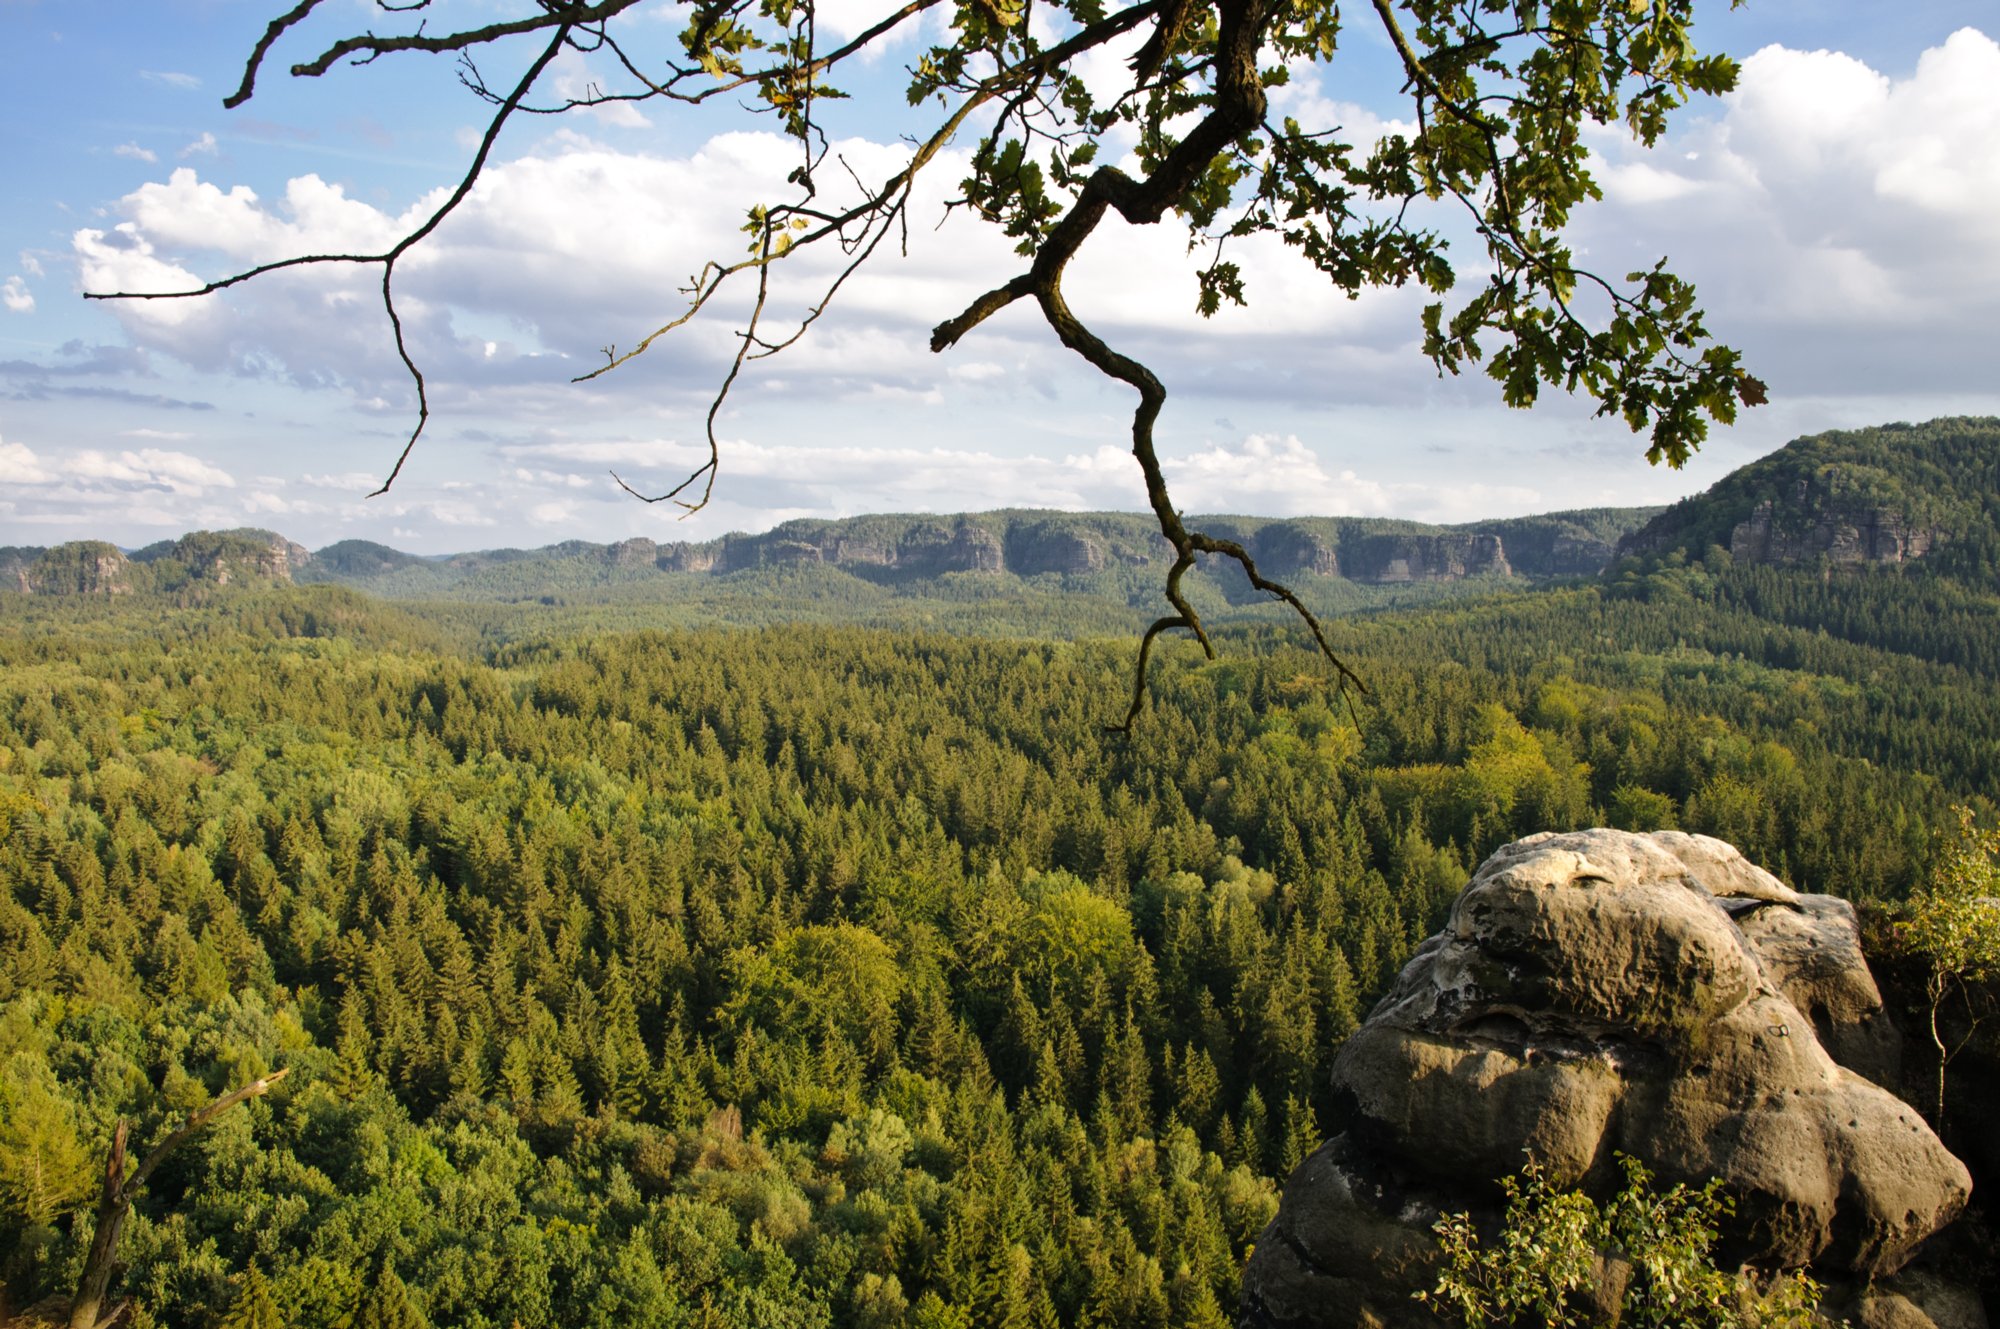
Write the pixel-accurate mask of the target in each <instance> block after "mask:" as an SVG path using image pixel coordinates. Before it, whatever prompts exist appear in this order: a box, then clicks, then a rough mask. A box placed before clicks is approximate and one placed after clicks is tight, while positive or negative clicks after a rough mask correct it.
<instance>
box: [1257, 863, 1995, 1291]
mask: <svg viewBox="0 0 2000 1329" xmlns="http://www.w3.org/2000/svg"><path fill="white" fill-rule="evenodd" d="M1896 1055H1897V1046H1896V1041H1895V1036H1894V1033H1893V1031H1892V1030H1890V1028H1889V1026H1888V1021H1887V1019H1886V1017H1885V1016H1884V1015H1883V1012H1882V1001H1881V997H1880V994H1879V992H1878V991H1877V990H1876V987H1875V983H1874V981H1873V979H1872V977H1871V976H1870V975H1869V973H1868V969H1867V966H1866V964H1865V962H1864V961H1863V959H1862V956H1861V950H1860V946H1859V942H1858V939H1857V935H1856V932H1855V928H1854V917H1853V913H1852V911H1851V910H1850V909H1848V908H1847V907H1846V906H1845V905H1844V904H1842V903H1841V902H1839V901H1835V900H1830V899H1826V898H1823V897H1814V896H1804V895H1800V894H1798V893H1797V892H1795V891H1792V890H1791V889H1789V888H1787V887H1786V886H1785V885H1784V884H1782V883H1781V882H1779V881H1778V880H1777V879H1776V878H1774V877H1772V876H1771V875H1770V874H1769V873H1767V872H1764V871H1763V870H1762V869H1760V868H1758V867H1756V866H1755V865H1753V864H1751V863H1749V862H1748V861H1747V860H1745V859H1744V858H1743V857H1742V855H1741V854H1739V853H1737V852H1736V851H1735V850H1734V849H1733V848H1731V847H1730V846H1728V845H1727V844H1724V843H1723V842H1721V841H1719V840H1713V839H1709V838H1707V837H1704V836H1691V835H1683V834H1680V833H1678V832H1657V833H1654V834H1652V835H1634V834H1629V833H1626V832H1622V831H1609V830H1597V831H1584V832H1578V833H1573V834H1568V835H1539V836H1532V837H1530V838H1528V839H1526V840H1522V841H1518V842H1516V843H1515V844H1512V845H1508V846H1507V847H1505V848H1503V849H1501V850H1500V851H1499V852H1498V853H1496V854H1494V855H1493V857H1491V858H1490V859H1488V860H1487V861H1486V863H1485V864H1483V865H1482V866H1481V867H1480V869H1479V872H1478V873H1477V875H1475V876H1474V878H1473V880H1472V882H1471V883H1470V884H1469V885H1468V886H1467V887H1466V889H1465V891H1464V892H1463V893H1462V894H1461V895H1460V896H1459V898H1458V900H1457V901H1456V902H1455V903H1454V905H1453V906H1452V911H1451V916H1450V919H1449V921H1448V923H1447V924H1446V927H1445V930H1444V931H1443V932H1442V933H1440V934H1439V935H1437V936H1435V937H1432V938H1431V939H1430V940H1429V941H1427V942H1425V943H1424V945H1423V946H1422V948H1421V949H1419V950H1418V952H1417V954H1416V955H1415V956H1414V957H1413V958H1412V959H1411V961H1410V963H1409V964H1408V965H1407V966H1406V967H1405V968H1404V970H1403V972H1402V974H1401V976H1400V977H1399V978H1398V980H1397V982H1396V985H1395V987H1394V989H1393V990H1392V991H1391V992H1390V993H1389V995H1388V996H1387V997H1385V998H1384V999H1383V1001H1382V1002H1381V1004H1380V1005H1378V1006H1377V1007H1376V1009H1375V1010H1374V1012H1373V1013H1372V1014H1371V1015H1370V1016H1369V1018H1368V1020H1367V1022H1366V1023H1365V1024H1364V1025H1363V1026H1362V1028H1361V1029H1360V1030H1359V1031H1358V1032H1357V1033H1356V1034H1355V1035H1354V1036H1353V1037H1352V1038H1351V1039H1350V1040H1349V1041H1348V1042H1347V1043H1346V1044H1345V1045H1344V1046H1343V1047H1342V1048H1341V1051H1340V1053H1339V1055H1338V1056H1337V1057H1336V1059H1335V1063H1334V1071H1333V1080H1334V1090H1335V1096H1336V1100H1337V1104H1338V1114H1337V1120H1336V1121H1335V1122H1334V1123H1332V1125H1333V1129H1334V1131H1335V1132H1336V1133H1335V1134H1334V1136H1333V1138H1331V1139H1330V1140H1328V1141H1327V1142H1326V1143H1325V1144H1324V1145H1323V1146H1322V1147H1321V1148H1320V1149H1319V1150H1318V1151H1317V1152H1316V1153H1314V1154H1313V1155H1312V1157H1311V1158H1309V1159H1308V1160H1307V1161H1306V1162H1305V1163H1304V1164H1302V1165H1301V1166H1300V1168H1299V1169H1298V1171H1297V1172H1295V1173H1294V1174H1293V1176H1292V1178H1291V1180H1290V1182H1289V1183H1288V1184H1287V1185H1286V1188H1285V1193H1284V1200H1283V1204H1282V1206H1281V1207H1280V1209H1279V1211H1278V1216H1277V1218H1276V1219H1274V1220H1273V1222H1272V1224H1271V1226H1270V1228H1269V1229H1268V1230H1267V1231H1266V1232H1265V1233H1264V1236H1263V1237H1262V1239H1260V1240H1259V1242H1258V1243H1257V1248H1256V1252H1255V1255H1254V1256H1253V1258H1252V1259H1251V1262H1250V1265H1249V1267H1248V1269H1247V1270H1246V1272H1245V1275H1244V1301H1243V1323H1244V1324H1245V1325H1250V1326H1258V1327H1260V1329H1275V1327H1277V1326H1284V1327H1286V1329H1295V1327H1302V1326H1308V1325H1310V1326H1341V1329H1347V1327H1348V1326H1355V1325H1374V1326H1399V1325H1410V1326H1416V1325H1428V1324H1434V1323H1435V1320H1433V1319H1432V1318H1431V1316H1430V1313H1429V1312H1428V1311H1425V1310H1423V1309H1422V1308H1421V1307H1419V1306H1418V1305H1417V1304H1416V1303H1414V1302H1413V1301H1412V1300H1411V1294H1412V1293H1413V1292H1414V1291H1416V1290H1418V1289H1419V1288H1424V1287H1428V1286H1429V1285H1430V1283H1431V1282H1432V1281H1433V1280H1434V1278H1435V1272H1434V1270H1433V1269H1432V1267H1431V1260H1432V1258H1433V1256H1434V1254H1435V1247H1434V1245H1433V1242H1432V1239H1431V1235H1430V1232H1431V1225H1432V1224H1433V1223H1434V1222H1435V1221H1436V1219H1437V1217H1438V1215H1439V1214H1440V1213H1445V1212H1458V1211H1464V1210H1470V1211H1471V1212H1473V1213H1474V1214H1475V1216H1478V1217H1481V1218H1482V1219H1483V1220H1484V1221H1488V1222H1491V1221H1492V1220H1493V1219H1494V1218H1495V1217H1496V1216H1497V1213H1498V1208H1499V1193H1498V1190H1497V1187H1496V1186H1495V1184H1494V1183H1495V1182H1496V1181H1497V1179H1498V1178H1500V1177H1502V1176H1507V1175H1511V1174H1513V1173H1516V1172H1518V1171H1519V1170H1520V1168H1521V1167H1522V1166H1523V1164H1525V1163H1526V1162H1528V1161H1530V1160H1533V1161H1535V1162H1536V1163H1538V1164H1539V1165H1540V1166H1541V1167H1542V1168H1543V1169H1545V1170H1546V1171H1547V1172H1548V1173H1550V1174H1551V1175H1552V1176H1553V1178H1554V1179H1556V1180H1557V1181H1558V1183H1559V1184H1563V1185H1580V1186H1582V1187H1583V1188H1584V1189H1586V1190H1588V1191H1591V1192H1592V1193H1593V1194H1597V1195H1599V1196H1600V1198H1601V1197H1602V1196H1604V1195H1608V1194H1609V1193H1610V1192H1612V1191H1614V1190H1616V1189H1617V1186H1618V1181H1619V1178H1618V1174H1617V1172H1616V1155H1617V1154H1618V1153H1625V1154H1629V1155H1631V1156H1633V1157H1636V1158H1638V1159H1640V1160H1642V1161H1643V1162H1644V1163H1645V1164H1646V1165H1647V1166H1648V1167H1649V1168H1651V1169H1652V1170H1653V1171H1654V1172H1655V1173H1656V1174H1657V1175H1658V1177H1659V1178H1660V1179H1661V1181H1662V1182H1663V1183H1668V1184H1670V1183H1672V1182H1676V1181H1689V1182H1697V1183H1698V1182H1702V1181H1705V1180H1706V1179H1708V1178H1710V1177H1719V1178H1721V1179H1722V1180H1723V1182H1724V1184H1725V1186H1726V1188H1727V1190H1728V1193H1729V1194H1730V1195H1731V1197H1732V1198H1733V1199H1734V1202H1735V1206H1736V1209H1735V1215H1734V1218H1733V1219H1732V1220H1731V1221H1730V1225H1729V1227H1728V1229H1727V1231H1726V1232H1725V1234H1724V1248H1723V1250H1722V1252H1721V1254H1722V1255H1723V1256H1724V1258H1730V1259H1738V1260H1747V1261H1750V1262H1753V1263H1757V1264H1759V1265H1763V1266H1785V1267H1803V1266H1810V1267H1812V1268H1813V1269H1814V1271H1815V1273H1816V1275H1817V1276H1820V1277H1822V1278H1826V1279H1829V1280H1831V1281H1833V1282H1834V1283H1835V1284H1837V1285H1838V1284H1840V1283H1841V1281H1842V1280H1847V1282H1848V1283H1850V1284H1854V1285H1862V1284H1867V1283H1868V1282H1869V1281H1870V1280H1875V1279H1880V1278H1883V1277H1885V1276H1887V1275H1891V1274H1893V1273H1894V1272H1895V1271H1896V1270H1897V1269H1899V1268H1901V1267H1902V1266H1903V1264H1904V1263H1905V1262H1906V1261H1907V1260H1908V1259H1909V1258H1910V1256H1911V1254H1912V1252H1913V1251H1914V1250H1915V1249H1916V1247H1917V1245H1918V1244H1919V1243H1920V1242H1922V1241H1923V1240H1924V1239H1925V1238H1926V1237H1927V1236H1929V1235H1930V1234H1931V1233H1933V1232H1935V1231H1936V1230H1937V1229H1938V1228H1940V1227H1942V1226H1943V1225H1944V1224H1946V1223H1948V1222H1949V1221H1950V1220H1951V1219H1952V1218H1953V1217H1955V1216H1956V1215H1957V1214H1958V1212H1959V1211H1960V1209H1962V1208H1963V1207H1964V1205H1965V1203H1966V1200H1967V1198H1968V1196H1969V1193H1970V1185H1971V1183H1970V1178H1969V1177H1968V1176H1967V1173H1966V1170H1965V1168H1964V1166H1963V1165H1962V1164H1961V1163H1960V1162H1959V1160H1958V1159H1956V1158H1954V1157H1953V1156H1952V1155H1951V1154H1950V1153H1948V1152H1946V1150H1945V1148H1944V1146H1943V1145H1942V1144H1940V1143H1939V1141H1938V1139H1937V1137H1936V1136H1935V1135H1933V1134H1932V1133H1931V1131H1930V1129H1929V1127H1928V1126H1926V1125H1925V1124H1924V1122H1923V1120H1922V1119H1921V1118H1920V1117H1919V1116H1918V1115H1917V1113H1916V1112H1915V1110H1913V1109H1912V1108H1910V1107H1909V1106H1907V1105H1906V1104H1904V1103H1903V1102H1901V1101H1900V1100H1898V1099H1897V1098H1895V1097H1894V1096H1893V1095H1892V1094H1891V1093H1890V1092H1889V1091H1888V1090H1886V1089H1883V1088H1881V1087H1879V1086H1878V1085H1877V1084H1876V1083H1874V1081H1873V1080H1871V1079H1869V1078H1867V1077H1868V1076H1869V1075H1883V1076H1885V1077H1886V1076H1888V1075H1890V1074H1891V1073H1892V1072H1893V1070H1894V1065H1895V1058H1896ZM1850 1291H1851V1289H1850ZM1855 1295H1862V1296H1864V1298H1866V1297H1872V1298H1876V1299H1878V1300H1879V1299H1881V1298H1886V1297H1890V1296H1892V1295H1894V1296H1900V1297H1901V1298H1902V1300H1901V1302H1900V1303H1899V1304H1898V1306H1897V1307H1896V1308H1893V1309H1895V1310H1896V1313H1898V1314H1901V1313H1902V1312H1903V1311H1906V1310H1907V1311H1908V1312H1909V1313H1910V1314H1921V1312H1920V1311H1919V1310H1918V1309H1917V1306H1918V1304H1919V1302H1920V1300H1921V1299H1920V1298H1917V1297H1915V1296H1914V1295H1909V1296H1905V1295H1903V1294H1901V1293H1898V1292H1897V1291H1896V1289H1895V1287H1894V1286H1892V1285H1890V1284H1886V1283H1880V1284H1876V1285H1875V1286H1874V1288H1872V1289H1870V1290H1868V1291H1866V1292H1865V1294H1855ZM1872 1304H1873V1303H1871V1306H1872ZM1882 1306H1883V1308H1885V1309H1884V1312H1883V1313H1885V1314H1886V1313H1887V1308H1888V1303H1887V1302H1886V1301H1884V1302H1883V1303H1882ZM1862 1318H1863V1320H1864V1322H1866V1321H1867V1319H1868V1316H1866V1315H1864V1316H1863V1317H1862ZM1877 1318H1879V1317H1877ZM1897 1322H1898V1323H1905V1322H1907V1323H1909V1324H1911V1325H1916V1326H1921V1325H1924V1324H1928V1323H1930V1321H1928V1320H1906V1321H1904V1320H1899V1321H1897Z"/></svg>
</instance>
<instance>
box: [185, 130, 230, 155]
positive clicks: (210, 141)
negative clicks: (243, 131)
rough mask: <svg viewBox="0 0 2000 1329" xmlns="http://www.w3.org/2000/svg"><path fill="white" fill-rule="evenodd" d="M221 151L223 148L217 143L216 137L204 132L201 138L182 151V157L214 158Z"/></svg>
mask: <svg viewBox="0 0 2000 1329" xmlns="http://www.w3.org/2000/svg"><path fill="white" fill-rule="evenodd" d="M221 151H222V146H221V145H220V144H218V143H217V142H216V141H215V135H213V134H211V133H209V132H207V131H206V130H204V131H202V135H201V137H200V138H198V139H196V140H195V141H194V142H192V143H190V144H188V145H187V146H186V147H184V148H182V149H181V150H180V155H181V156H183V157H197V156H199V157H213V156H215V155H216V154H217V153H219V152H221Z"/></svg>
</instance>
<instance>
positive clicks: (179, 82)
mask: <svg viewBox="0 0 2000 1329" xmlns="http://www.w3.org/2000/svg"><path fill="white" fill-rule="evenodd" d="M139 77H140V78H143V79H145V80H146V81H147V82H148V83H157V84H159V85H160V86H161V87H164V88H172V89H174V90H175V91H176V92H194V91H196V90H197V89H199V88H200V87H201V79H200V78H199V77H197V76H196V75H194V74H181V73H176V72H175V71H173V70H162V69H142V70H140V71H139Z"/></svg>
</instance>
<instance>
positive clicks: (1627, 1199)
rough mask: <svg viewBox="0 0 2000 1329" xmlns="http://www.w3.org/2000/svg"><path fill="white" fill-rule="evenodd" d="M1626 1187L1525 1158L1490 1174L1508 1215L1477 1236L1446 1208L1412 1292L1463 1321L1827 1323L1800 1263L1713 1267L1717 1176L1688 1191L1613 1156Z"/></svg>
mask: <svg viewBox="0 0 2000 1329" xmlns="http://www.w3.org/2000/svg"><path fill="white" fill-rule="evenodd" d="M1618 1161H1619V1164H1620V1165H1621V1166H1622V1167H1623V1168H1624V1169H1625V1188H1624V1189H1623V1190H1621V1191H1619V1192H1618V1194H1616V1195H1614V1196H1613V1197H1612V1198H1611V1200H1610V1202H1609V1203H1608V1204H1606V1205H1604V1206H1602V1207H1600V1206H1599V1205H1598V1203H1597V1202H1596V1201H1595V1200H1593V1199H1591V1198H1590V1197H1589V1196H1588V1195H1585V1194H1584V1193H1583V1192H1581V1191H1576V1190H1559V1189H1557V1188H1556V1187H1555V1186H1554V1185H1553V1184H1552V1183H1551V1182H1550V1181H1549V1179H1548V1177H1547V1176H1545V1175H1544V1174H1543V1173H1542V1171H1541V1169H1540V1168H1538V1167H1536V1166H1535V1165H1534V1164H1532V1163H1530V1164H1529V1165H1528V1167H1527V1169H1526V1170H1525V1171H1523V1172H1522V1174H1521V1175H1520V1176H1519V1177H1506V1178H1503V1179H1502V1180H1501V1182H1500V1184H1501V1186H1502V1187H1503V1188H1505V1190H1506V1192H1507V1214H1506V1220H1505V1225H1504V1227H1503V1228H1502V1230H1501V1232H1500V1234H1499V1239H1498V1240H1497V1241H1496V1242H1494V1243H1493V1244H1491V1245H1485V1244H1483V1243H1482V1242H1481V1240H1480V1237H1479V1233H1478V1231H1477V1230H1476V1229H1475V1227H1474V1225H1473V1222H1472V1218H1471V1216H1470V1215H1469V1214H1462V1213H1461V1214H1446V1215H1444V1216H1443V1217H1441V1218H1439V1219H1438V1221H1437V1223H1436V1225H1435V1226H1434V1227H1433V1229H1432V1230H1433V1231H1434V1232H1435V1233H1436V1234H1437V1238H1438V1243H1439V1245H1440V1246H1441V1247H1442V1248H1443V1255H1444V1260H1443V1267H1442V1268H1441V1269H1440V1271H1439V1273H1438V1280H1437V1283H1436V1285H1435V1286H1434V1287H1432V1288H1431V1289H1430V1291H1428V1292H1419V1293H1417V1294H1416V1296H1417V1300H1419V1301H1422V1302H1424V1303H1425V1304H1426V1305H1429V1306H1431V1307H1432V1308H1433V1309H1435V1310H1436V1311H1438V1312H1439V1314H1441V1315H1442V1316H1443V1317H1444V1318H1445V1319H1446V1320H1447V1321H1450V1322H1452V1323H1455V1324H1462V1325H1464V1326H1466V1329H1488V1327H1489V1326H1496V1325H1536V1326H1547V1327H1548V1329H1562V1327H1564V1326H1579V1327H1580V1326H1584V1325H1590V1324H1596V1323H1608V1322H1610V1321H1611V1320H1612V1319H1613V1318H1614V1316H1613V1313H1614V1312H1615V1321H1616V1323H1618V1324H1620V1325H1645V1326H1653V1325H1657V1326H1667V1325H1671V1326H1674V1327H1675V1329H1805V1327H1806V1326H1811V1325H1823V1324H1825V1323H1826V1321H1825V1320H1824V1319H1822V1318H1821V1317H1820V1316H1819V1315H1818V1314H1817V1313H1816V1312H1815V1310H1814V1307H1816V1306H1817V1305H1818V1304H1819V1299H1820V1288H1819V1285H1818V1284H1817V1283H1815V1282H1813V1280H1812V1279H1810V1278H1808V1277H1806V1276H1805V1275H1804V1274H1802V1273H1780V1274H1778V1275H1776V1276H1775V1277H1773V1278H1771V1279H1769V1280H1768V1281H1765V1280H1760V1279H1759V1278H1758V1276H1757V1275H1756V1274H1755V1273H1754V1272H1752V1271H1750V1270H1748V1269H1743V1270H1738V1271H1735V1272H1733V1273H1732V1272H1729V1271H1725V1270H1722V1269H1718V1268H1717V1267H1716V1265H1715V1260H1714V1256H1713V1254H1712V1251H1713V1248H1714V1245H1715V1238H1716V1220H1717V1219H1718V1218H1720V1217H1722V1216H1723V1215H1725V1214H1728V1213H1729V1212H1731V1209H1732V1205H1731V1202H1730V1199H1729V1197H1728V1196H1727V1195H1725V1194H1723V1192H1722V1183H1721V1182H1720V1181H1711V1182H1709V1183H1708V1184H1707V1185H1706V1186H1704V1187H1702V1188H1701V1189H1699V1190H1690V1189H1689V1188H1688V1187H1687V1186H1685V1185H1676V1186H1674V1187H1673V1188H1672V1189H1670V1190H1667V1191H1656V1190H1654V1189H1653V1185H1652V1182H1653V1177H1652V1174H1651V1173H1650V1172H1649V1171H1647V1169H1646V1167H1645V1165H1644V1164H1643V1163H1641V1162H1640V1161H1639V1160H1638V1159H1636V1158H1631V1157H1629V1156H1627V1155H1623V1154H1621V1155H1619V1159H1618Z"/></svg>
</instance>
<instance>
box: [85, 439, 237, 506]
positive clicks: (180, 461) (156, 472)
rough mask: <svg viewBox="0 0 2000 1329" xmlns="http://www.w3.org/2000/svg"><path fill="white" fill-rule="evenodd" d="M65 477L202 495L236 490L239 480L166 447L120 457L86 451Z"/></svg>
mask: <svg viewBox="0 0 2000 1329" xmlns="http://www.w3.org/2000/svg"><path fill="white" fill-rule="evenodd" d="M62 468H63V474H64V475H65V476H67V477H69V478H71V479H73V480H76V481H80V482H82V483H84V484H88V485H94V486H100V487H123V488H128V489H164V490H167V491H168V492H170V493H175V494H185V495H200V494H204V493H206V492H207V491H208V490H210V489H218V488H219V489H233V488H235V487H236V480H235V477H233V476H231V475H230V474H229V473H228V472H227V471H225V470H223V469H221V468H220V467H218V466H215V465H212V464H211V463H209V462H206V461H203V460H202V459H201V458H199V457H195V456H191V455H189V454H188V453H185V452H174V451H170V450H168V449H164V448H141V449H139V450H138V451H136V452H133V451H126V452H119V453H116V454H113V453H109V452H100V451H98V450H97V449H95V448H85V449H83V450H82V451H79V452H74V453H71V454H70V455H69V456H68V457H67V458H66V459H65V460H64V461H63V463H62Z"/></svg>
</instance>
